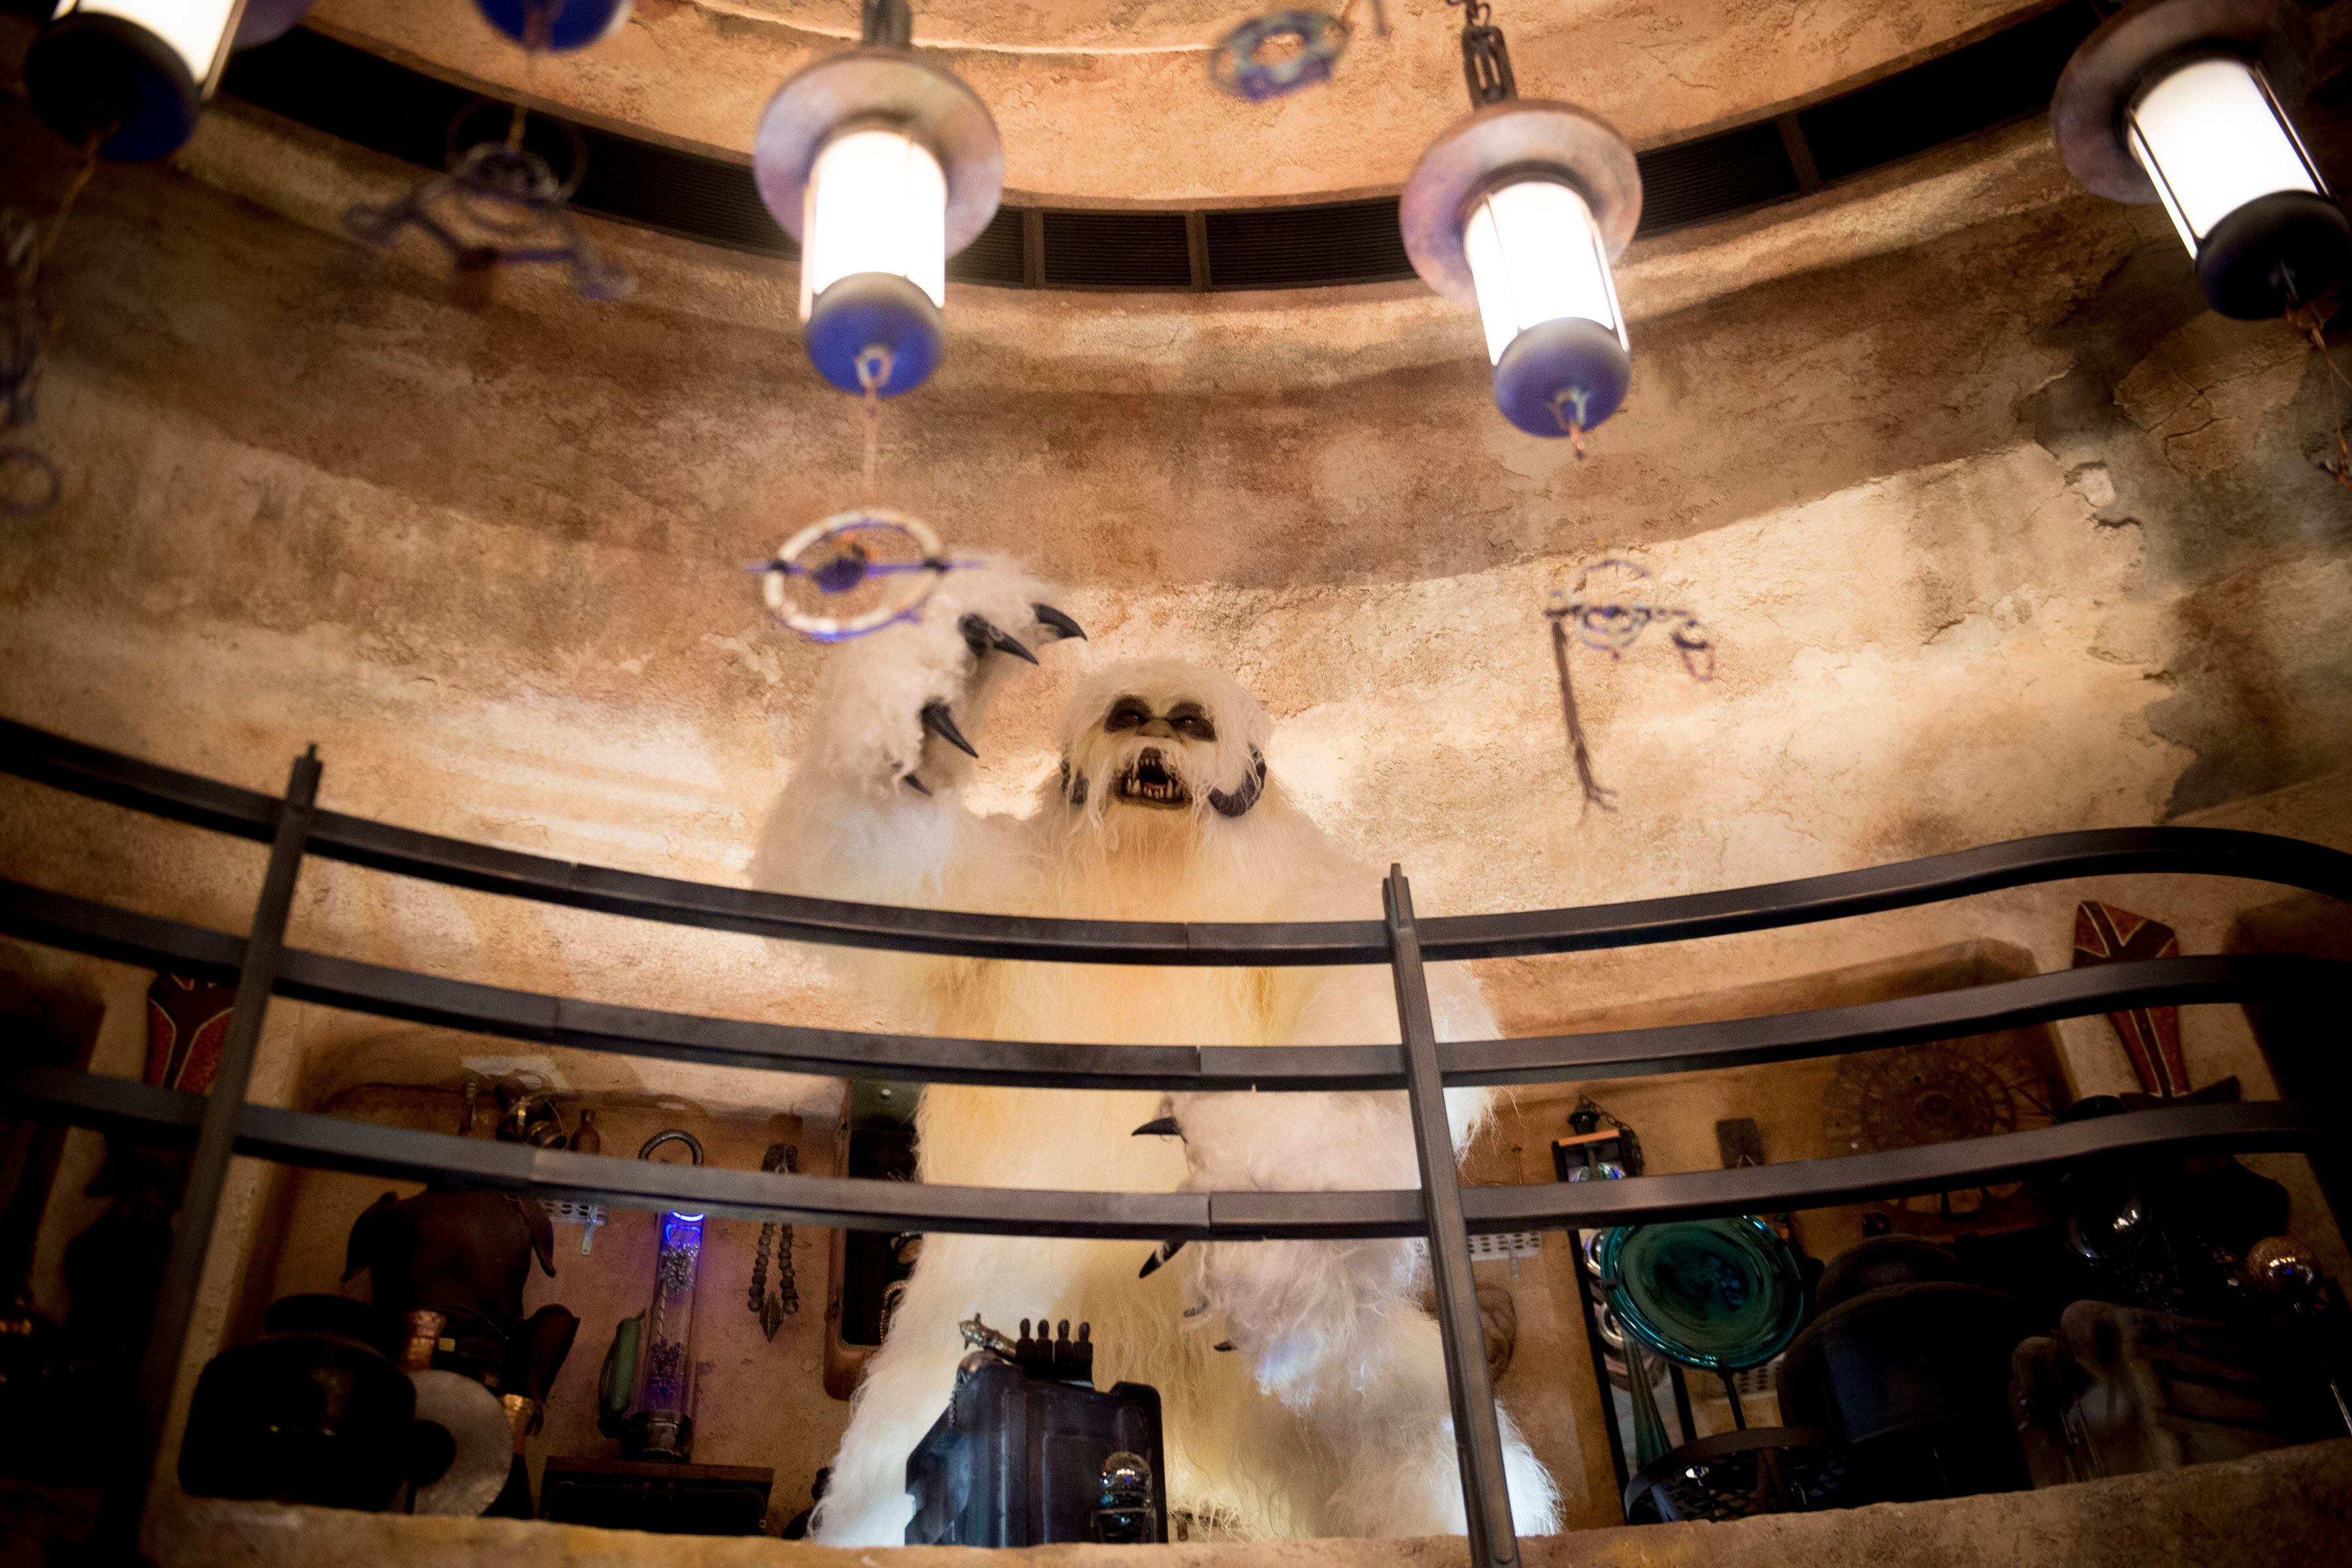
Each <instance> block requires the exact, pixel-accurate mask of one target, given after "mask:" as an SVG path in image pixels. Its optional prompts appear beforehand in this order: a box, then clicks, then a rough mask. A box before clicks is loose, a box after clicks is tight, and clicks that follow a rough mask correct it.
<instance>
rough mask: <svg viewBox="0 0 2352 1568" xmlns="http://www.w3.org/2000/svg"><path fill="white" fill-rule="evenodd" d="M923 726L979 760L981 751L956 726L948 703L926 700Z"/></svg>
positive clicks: (966, 754) (960, 750)
mask: <svg viewBox="0 0 2352 1568" xmlns="http://www.w3.org/2000/svg"><path fill="white" fill-rule="evenodd" d="M923 728H924V729H926V730H929V731H930V732H931V733H932V734H934V735H937V736H938V737H939V738H940V740H942V741H945V742H947V743H948V744H949V745H950V746H953V747H954V748H955V749H956V750H957V751H959V752H962V753H963V754H964V755H965V756H967V757H971V758H972V759H974V760H975V761H976V760H978V758H979V756H980V753H979V752H976V751H974V750H973V749H972V744H971V742H970V741H967V740H965V739H964V738H963V731H961V730H959V729H957V728H956V724H955V721H954V720H953V719H950V718H949V717H948V705H947V704H946V703H944V702H926V703H924V704H923Z"/></svg>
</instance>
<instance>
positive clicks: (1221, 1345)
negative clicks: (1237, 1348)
mask: <svg viewBox="0 0 2352 1568" xmlns="http://www.w3.org/2000/svg"><path fill="white" fill-rule="evenodd" d="M1209 1348H1210V1349H1211V1350H1213V1351H1229V1350H1231V1349H1233V1348H1234V1342H1233V1341H1231V1340H1219V1341H1218V1342H1216V1343H1215V1344H1213V1345H1211V1346H1210V1347H1209Z"/></svg>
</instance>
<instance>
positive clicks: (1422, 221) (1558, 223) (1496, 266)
mask: <svg viewBox="0 0 2352 1568" xmlns="http://www.w3.org/2000/svg"><path fill="white" fill-rule="evenodd" d="M1487 14H1488V8H1487V6H1486V5H1483V4H1481V3H1480V0H1467V3H1466V4H1465V16H1466V17H1467V20H1466V23H1465V26H1464V27H1463V29H1462V66H1463V76H1464V79H1465V81H1466V82H1467V84H1468V86H1469V89H1470V101H1471V103H1472V104H1473V105H1474V108H1473V111H1472V113H1471V114H1470V117H1469V118H1468V119H1466V120H1462V121H1456V122H1455V123H1454V125H1453V126H1452V127H1450V128H1449V129H1447V131H1446V132H1444V134H1443V135H1441V136H1440V137H1438V139H1437V140H1436V141H1435V142H1433V143H1432V144H1431V145H1430V147H1429V150H1428V151H1427V152H1425V153H1423V154H1422V155H1421V162H1420V163H1418V164H1416V165H1415V166H1414V168H1413V171H1412V178H1411V179H1409V180H1407V181H1406V182H1405V188H1404V195H1403V198H1402V201H1401V203H1400V204H1399V206H1398V214H1397V219H1398V222H1399V224H1400V225H1401V226H1402V228H1403V231H1404V246H1405V251H1406V254H1408V255H1409V256H1411V257H1412V265H1413V270H1414V271H1416V272H1418V273H1420V274H1421V277H1422V280H1423V282H1425V283H1427V284H1428V285H1429V286H1430V287H1431V288H1433V289H1436V290H1437V291H1438V292H1439V293H1440V294H1443V295H1444V296H1446V297H1447V298H1448V299H1453V300H1462V301H1463V302H1464V303H1465V304H1469V303H1475V305H1476V306H1477V307H1478V317H1479V321H1480V322H1481V323H1482V324H1483V325H1484V326H1485V328H1486V355H1487V358H1488V360H1489V361H1490V362H1491V363H1493V365H1494V367H1495V405H1496V407H1498V408H1500V409H1501V410H1502V412H1503V416H1504V417H1505V418H1507V419H1508V420H1509V421H1510V422H1511V423H1512V424H1514V425H1516V426H1518V427H1519V428H1520V429H1522V430H1525V431H1527V432H1528V434H1529V435H1534V436H1547V437H1569V438H1570V439H1572V440H1574V441H1576V442H1577V444H1578V454H1579V456H1581V455H1582V450H1583V443H1582V437H1583V436H1584V433H1585V432H1586V431H1588V430H1591V428H1592V427H1593V426H1596V425H1599V424H1600V423H1601V421H1602V420H1604V419H1607V418H1608V417H1609V416H1611V415H1612V414H1614V413H1615V412H1616V411H1617V407H1618V405H1620V404H1621V403H1622V402H1623V401H1624V397H1625V389H1626V386H1627V384H1629V383H1630V381H1631V380H1632V377H1633V356H1632V342H1631V341H1630V340H1629V339H1628V338H1627V336H1626V333H1625V313H1624V310H1622V307H1620V305H1619V304H1618V301H1617V285H1616V281H1615V279H1613V278H1612V276H1611V274H1610V263H1611V262H1612V261H1613V260H1615V259H1616V258H1617V257H1618V256H1620V255H1622V253H1623V251H1624V249H1625V247H1626V245H1627V244H1628V243H1629V242H1630V241H1631V240H1632V239H1633V228H1634V226H1635V225H1636V224H1638V223H1639V222H1640V221H1641V217H1642V174H1641V170H1640V169H1639V168H1638V167H1637V166H1636V165H1635V163H1634V162H1633V148H1632V147H1630V146H1628V145H1627V144H1626V142H1625V139H1624V138H1623V137H1622V136H1620V135H1618V134H1617V132H1615V131H1613V130H1612V129H1611V128H1610V127H1609V126H1608V125H1607V124H1606V123H1604V122H1603V121H1601V120H1600V119H1598V118H1597V117H1595V116H1594V115H1592V114H1591V113H1589V112H1587V111H1586V110H1581V109H1579V108H1577V107H1576V106H1575V105H1573V104H1568V103H1558V102H1552V101H1549V100H1542V99H1522V98H1520V97H1519V96H1518V89H1517V83H1516V81H1514V79H1512V76H1511V64H1510V56H1509V54H1508V52H1507V50H1506V48H1505V47H1504V44H1503V35H1502V31H1501V29H1499V28H1497V27H1495V26H1491V25H1489V24H1488V23H1487V21H1486V16H1487Z"/></svg>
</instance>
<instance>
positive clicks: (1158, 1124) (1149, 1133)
mask: <svg viewBox="0 0 2352 1568" xmlns="http://www.w3.org/2000/svg"><path fill="white" fill-rule="evenodd" d="M1129 1136H1131V1137H1136V1138H1181V1137H1182V1136H1184V1130H1183V1129H1182V1128H1181V1127H1179V1126H1177V1125H1176V1119H1175V1118H1174V1117H1172V1116H1161V1117H1156V1118H1154V1119H1153V1120H1151V1121H1147V1122H1145V1123H1144V1124H1143V1125H1142V1126H1140V1127H1139V1128H1137V1129H1136V1130H1135V1131H1134V1132H1132V1133H1131V1134H1129Z"/></svg>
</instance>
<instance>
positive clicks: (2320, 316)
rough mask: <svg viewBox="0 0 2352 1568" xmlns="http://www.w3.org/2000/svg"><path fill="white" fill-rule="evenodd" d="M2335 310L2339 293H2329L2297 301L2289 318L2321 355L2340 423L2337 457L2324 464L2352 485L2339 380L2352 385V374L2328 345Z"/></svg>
mask: <svg viewBox="0 0 2352 1568" xmlns="http://www.w3.org/2000/svg"><path fill="white" fill-rule="evenodd" d="M2335 314H2336V299H2335V296H2334V295H2332V294H2326V295H2322V296H2321V297H2320V298H2319V299H2317V300H2313V301H2312V302H2311V303H2310V304H2308V305H2305V304H2301V303H2297V304H2295V305H2294V306H2292V307H2290V308H2289V309H2288V310H2287V312H2286V319H2287V324H2288V325H2290V326H2292V327H2293V328H2294V330H2295V331H2296V333H2297V334H2298V335H2300V336H2303V337H2306V338H2309V339H2310V340H2311V347H2312V350H2313V352H2314V353H2317V354H2318V355H2319V363H2321V364H2322V365H2323V366H2325V367H2326V371H2327V411H2328V414H2329V415H2330V416H2331V417H2332V422H2333V423H2334V425H2335V426H2336V457H2335V459H2334V460H2333V461H2332V462H2326V461H2324V462H2322V463H2321V464H2320V467H2321V468H2326V470H2327V471H2328V472H2330V473H2332V474H2333V475H2335V477H2336V483H2337V484H2339V485H2342V486H2344V487H2345V488H2346V489H2352V442H2347V439H2346V437H2345V433H2344V394H2343V392H2342V390H2341V389H2340V388H2339V386H2338V383H2341V384H2342V385H2343V386H2352V378H2347V376H2346V375H2345V374H2344V372H2343V371H2342V370H2341V369H2340V368H2338V367H2337V365H2336V356H2335V355H2334V354H2332V353H2329V352H2328V349H2327V322H2328V319H2329V318H2330V317H2332V316H2334V315H2335Z"/></svg>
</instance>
